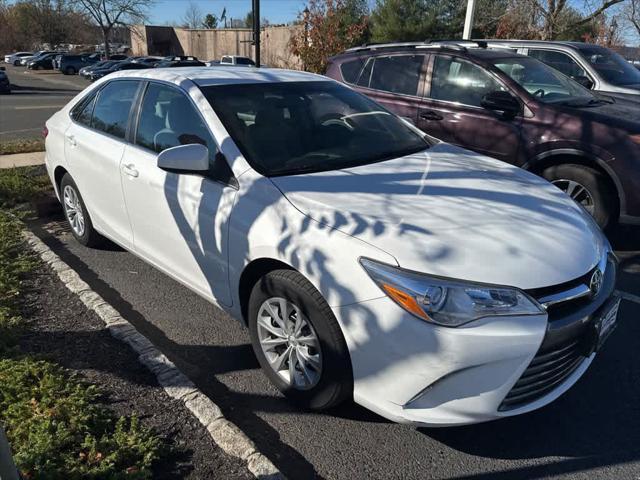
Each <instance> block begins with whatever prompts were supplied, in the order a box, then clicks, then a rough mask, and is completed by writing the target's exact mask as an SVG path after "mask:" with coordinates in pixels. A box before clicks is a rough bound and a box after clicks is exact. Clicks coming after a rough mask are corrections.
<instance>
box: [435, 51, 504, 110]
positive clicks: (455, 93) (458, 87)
mask: <svg viewBox="0 0 640 480" xmlns="http://www.w3.org/2000/svg"><path fill="white" fill-rule="evenodd" d="M496 90H505V88H504V87H503V86H502V85H501V84H500V83H499V82H498V81H497V80H495V79H494V78H493V77H492V76H491V75H490V74H489V73H488V72H486V71H485V70H483V69H482V68H481V67H479V66H478V65H475V64H473V63H471V62H467V61H465V60H461V59H459V58H454V57H447V56H442V55H438V56H436V57H435V60H434V65H433V74H432V77H431V94H430V97H431V98H433V99H435V100H445V101H447V102H455V103H462V104H464V105H470V106H473V107H480V106H481V102H482V97H484V96H485V95H486V94H487V93H490V92H495V91H496Z"/></svg>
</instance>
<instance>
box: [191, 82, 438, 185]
mask: <svg viewBox="0 0 640 480" xmlns="http://www.w3.org/2000/svg"><path fill="white" fill-rule="evenodd" d="M202 91H203V92H204V94H205V96H206V97H207V100H209V103H211V106H212V107H213V109H214V110H215V111H216V113H217V114H218V116H219V117H220V120H221V121H222V123H223V124H224V126H225V127H226V129H227V131H228V132H229V134H230V135H231V137H232V138H233V140H234V141H235V142H236V144H237V145H238V147H239V148H240V150H241V151H242V153H243V155H244V156H245V157H246V158H247V160H248V161H249V162H250V163H251V165H252V166H253V167H254V168H255V169H256V170H258V171H259V172H260V173H262V174H263V175H266V176H275V175H295V174H299V173H307V172H318V171H324V170H337V169H342V168H348V167H353V166H358V165H365V164H368V163H374V162H378V161H382V160H387V159H391V158H396V157H400V156H403V155H408V154H410V153H415V152H419V151H422V150H424V149H426V148H428V147H429V144H428V143H427V141H426V140H425V139H424V135H423V134H421V133H420V132H419V131H417V130H414V129H412V128H410V127H409V126H407V125H406V124H405V122H403V121H402V120H401V119H400V118H398V117H396V116H395V115H393V114H391V113H389V112H388V111H386V110H385V109H383V108H382V107H381V106H380V105H378V104H376V103H375V102H373V101H372V100H369V99H368V98H367V97H365V96H363V95H361V94H359V93H356V92H354V91H353V90H351V89H350V88H348V87H345V86H343V85H340V84H338V83H335V82H329V81H318V82H282V83H257V84H240V85H237V84H236V85H219V86H211V87H203V88H202Z"/></svg>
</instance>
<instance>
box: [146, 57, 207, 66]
mask: <svg viewBox="0 0 640 480" xmlns="http://www.w3.org/2000/svg"><path fill="white" fill-rule="evenodd" d="M155 66H156V68H168V67H205V66H206V65H205V63H204V62H201V61H200V60H198V59H197V58H196V57H192V56H184V55H171V56H169V57H165V58H163V59H162V60H161V61H159V62H158V63H156V65H155Z"/></svg>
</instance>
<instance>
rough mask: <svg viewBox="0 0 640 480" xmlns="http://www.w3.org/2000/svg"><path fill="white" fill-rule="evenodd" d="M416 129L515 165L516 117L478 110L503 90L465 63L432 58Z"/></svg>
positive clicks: (518, 125)
mask: <svg viewBox="0 0 640 480" xmlns="http://www.w3.org/2000/svg"><path fill="white" fill-rule="evenodd" d="M432 62H433V63H432V65H431V67H430V73H431V75H430V82H429V83H428V85H427V89H426V91H425V99H424V104H423V106H422V108H421V109H420V112H419V113H418V124H417V126H418V128H420V129H421V130H422V131H424V132H426V133H428V134H430V135H433V136H434V137H436V138H439V139H440V140H443V141H445V142H449V143H452V144H455V145H459V146H461V147H464V148H467V149H469V150H474V151H476V152H479V153H482V154H485V155H488V156H490V157H494V158H497V159H499V160H503V161H506V162H509V163H517V162H518V152H519V148H520V138H521V119H520V117H519V116H518V117H515V118H504V117H503V116H502V115H501V114H499V113H497V112H494V111H491V110H487V109H485V108H483V107H482V105H481V101H482V97H483V96H484V95H486V94H487V93H490V92H494V91H499V90H507V88H506V87H505V86H504V85H503V84H502V83H501V82H500V81H499V79H497V78H496V77H494V76H493V75H492V74H491V73H490V72H488V71H487V70H485V69H484V68H483V67H481V66H480V65H477V64H475V63H472V62H469V61H467V60H465V59H462V58H459V57H456V56H452V55H445V54H437V55H433V60H432Z"/></svg>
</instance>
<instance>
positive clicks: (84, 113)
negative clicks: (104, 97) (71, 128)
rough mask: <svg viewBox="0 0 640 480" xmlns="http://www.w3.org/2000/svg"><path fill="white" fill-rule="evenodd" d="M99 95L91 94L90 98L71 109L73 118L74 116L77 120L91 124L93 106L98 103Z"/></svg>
mask: <svg viewBox="0 0 640 480" xmlns="http://www.w3.org/2000/svg"><path fill="white" fill-rule="evenodd" d="M96 97H97V95H96V94H95V93H94V94H93V95H91V96H89V98H86V99H84V100H83V101H81V102H80V103H79V104H78V105H77V106H76V107H74V109H73V110H72V111H71V118H73V119H74V120H75V121H76V122H78V123H79V124H81V125H84V126H86V127H90V126H91V116H92V114H93V107H94V105H95V103H96Z"/></svg>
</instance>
